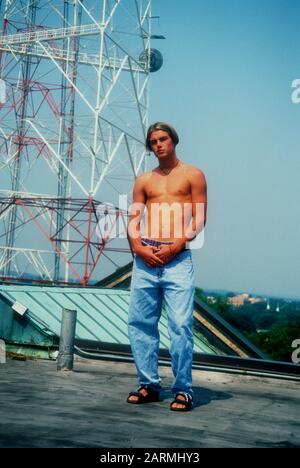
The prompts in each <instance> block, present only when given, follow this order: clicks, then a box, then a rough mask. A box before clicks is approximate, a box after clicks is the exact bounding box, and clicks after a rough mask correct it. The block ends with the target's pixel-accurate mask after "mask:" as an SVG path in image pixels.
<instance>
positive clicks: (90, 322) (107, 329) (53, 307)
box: [0, 285, 217, 354]
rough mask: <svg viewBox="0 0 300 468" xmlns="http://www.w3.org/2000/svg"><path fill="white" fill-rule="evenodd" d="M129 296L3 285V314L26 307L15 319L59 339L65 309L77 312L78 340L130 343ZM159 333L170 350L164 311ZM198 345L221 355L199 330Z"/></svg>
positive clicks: (126, 293) (0, 302)
mask: <svg viewBox="0 0 300 468" xmlns="http://www.w3.org/2000/svg"><path fill="white" fill-rule="evenodd" d="M129 295H130V292H129V291H128V290H122V289H105V288H84V287H72V288H66V287H52V286H32V285H30V286H28V285H0V315H1V314H2V315H3V314H6V313H7V305H8V306H9V307H10V308H11V307H12V306H13V304H14V303H15V302H16V301H17V302H18V303H20V304H22V305H23V306H25V307H26V308H27V311H26V312H25V314H24V315H23V316H22V317H21V316H20V315H19V314H18V313H17V312H14V314H13V316H14V320H19V321H20V320H21V321H22V320H23V321H28V320H29V321H30V322H31V323H32V324H33V325H34V326H35V327H36V328H37V329H38V330H39V331H42V332H43V333H45V334H46V335H48V336H49V334H50V335H51V334H52V335H54V336H55V335H56V336H59V334H60V326H61V313H62V309H63V308H66V309H76V310H77V325H76V338H78V339H83V340H92V341H97V342H105V343H112V344H129V340H128V335H127V315H128V306H129ZM4 305H6V307H4ZM2 323H3V317H2ZM12 329H13V328H12ZM159 331H160V347H161V348H162V349H165V348H168V347H169V336H168V329H167V318H166V312H165V310H164V309H163V311H162V317H161V320H160V324H159ZM18 333H19V332H18ZM18 333H17V334H18ZM1 334H2V337H4V336H3V333H2V330H1V317H0V336H1ZM15 335H16V333H13V336H11V337H10V340H11V341H16V342H18V341H19V338H20V337H18V336H15ZM4 338H6V339H8V338H9V337H7V336H6V337H4ZM194 342H195V345H194V351H195V352H201V353H209V354H217V351H216V349H215V347H214V346H213V345H211V344H210V343H209V342H208V340H207V339H206V338H205V337H204V336H202V335H201V333H199V331H197V332H195V333H194Z"/></svg>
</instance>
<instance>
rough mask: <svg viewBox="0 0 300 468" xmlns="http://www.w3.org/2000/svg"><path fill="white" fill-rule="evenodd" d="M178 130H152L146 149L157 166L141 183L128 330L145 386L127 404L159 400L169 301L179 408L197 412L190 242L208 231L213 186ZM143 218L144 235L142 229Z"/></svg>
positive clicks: (132, 234) (134, 216) (132, 232)
mask: <svg viewBox="0 0 300 468" xmlns="http://www.w3.org/2000/svg"><path fill="white" fill-rule="evenodd" d="M178 141H179V139H178V135H177V133H176V131H175V130H174V129H173V128H172V127H171V126H170V125H168V124H165V123H162V122H157V123H155V124H153V125H151V126H150V128H149V130H148V133H147V140H146V147H147V149H149V150H150V151H153V153H154V154H155V156H156V157H157V159H158V166H157V167H156V168H155V169H154V170H152V171H150V172H146V173H145V174H143V175H141V176H140V177H138V178H137V180H136V182H135V185H134V189H133V204H132V209H131V215H130V220H129V224H128V236H129V241H130V243H131V246H132V249H133V251H134V253H135V254H136V255H135V260H134V266H133V272H132V284H131V296H130V306H129V316H128V331H129V339H130V343H131V348H132V352H133V357H134V360H135V364H136V368H137V373H138V377H139V383H140V387H139V389H138V391H137V392H131V393H130V394H129V396H128V398H127V402H128V403H133V404H139V403H147V402H151V401H159V391H160V389H161V386H160V378H159V375H158V351H159V332H158V321H159V318H160V314H161V306H162V301H163V300H164V302H165V307H166V310H167V314H168V330H169V335H170V342H171V346H170V355H171V360H172V370H173V374H174V382H173V385H172V390H173V393H174V400H173V401H172V403H171V405H170V409H171V410H173V411H187V410H190V409H191V408H192V404H193V390H192V355H193V332H192V322H193V308H194V289H195V288H194V269H193V264H192V258H191V253H190V250H189V249H188V248H186V247H187V242H189V241H191V240H192V239H193V238H195V237H196V235H197V234H198V233H199V232H200V231H201V230H202V229H203V228H204V225H205V221H206V203H207V200H206V181H205V177H204V174H203V173H202V172H201V171H200V170H199V169H197V168H196V167H193V166H190V165H187V164H185V163H183V162H182V161H180V160H179V159H178V157H177V155H176V145H177V144H178ZM143 216H144V218H145V219H144V234H142V232H141V224H142V217H143Z"/></svg>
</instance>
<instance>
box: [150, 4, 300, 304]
mask: <svg viewBox="0 0 300 468" xmlns="http://www.w3.org/2000/svg"><path fill="white" fill-rule="evenodd" d="M152 13H153V15H159V16H160V19H159V20H155V19H154V20H153V33H156V34H163V35H165V36H166V38H167V39H166V40H160V41H159V40H154V41H153V47H156V48H158V49H159V50H160V51H161V52H162V53H163V56H164V65H163V68H162V69H161V70H160V71H158V72H157V73H153V74H152V75H151V83H150V116H149V117H150V123H152V122H154V121H157V120H164V121H167V122H170V123H171V124H173V125H174V126H175V127H176V129H177V130H178V133H179V135H180V144H179V146H178V151H177V154H178V156H179V158H180V159H182V160H184V161H186V162H187V163H190V164H194V165H196V166H197V167H200V168H201V169H202V170H203V171H204V173H205V175H206V178H207V183H208V200H209V208H208V222H207V228H206V232H205V244H204V247H203V248H202V249H201V250H199V251H197V252H195V253H194V259H195V265H196V277H197V285H198V286H200V287H203V288H213V289H228V290H233V291H245V292H250V293H257V294H265V295H275V296H276V295H280V296H284V297H298V298H300V142H299V135H300V104H293V103H292V100H291V94H292V91H293V89H292V87H291V84H292V82H293V80H295V79H297V78H300V55H299V43H300V1H299V0H259V1H258V0H243V1H241V0H197V1H196V0H188V1H186V2H182V1H179V0H154V1H153V11H152Z"/></svg>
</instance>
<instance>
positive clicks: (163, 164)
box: [159, 153, 178, 169]
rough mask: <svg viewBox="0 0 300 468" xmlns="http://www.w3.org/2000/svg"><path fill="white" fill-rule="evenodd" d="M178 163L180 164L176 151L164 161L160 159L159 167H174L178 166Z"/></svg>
mask: <svg viewBox="0 0 300 468" xmlns="http://www.w3.org/2000/svg"><path fill="white" fill-rule="evenodd" d="M177 164H178V159H177V156H176V153H174V154H172V155H171V156H170V157H169V158H166V159H165V160H163V161H162V160H160V161H159V168H160V169H172V167H174V166H176V165H177Z"/></svg>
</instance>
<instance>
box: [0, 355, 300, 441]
mask: <svg viewBox="0 0 300 468" xmlns="http://www.w3.org/2000/svg"><path fill="white" fill-rule="evenodd" d="M160 374H161V377H162V384H163V386H164V391H163V392H162V401H160V402H158V403H150V404H146V405H130V404H128V403H126V398H127V395H128V393H129V392H130V391H133V390H136V387H137V381H136V373H135V368H134V365H133V364H130V363H124V362H117V361H93V360H82V359H79V358H76V360H75V363H74V371H73V372H57V371H56V362H55V361H43V360H26V361H16V360H13V359H8V360H7V361H6V363H5V364H1V365H0V380H1V386H0V396H1V402H2V404H1V407H0V447H98V448H100V447H119V448H120V447H122V448H124V447H143V448H151V447H153V448H190V447H194V448H196V447H197V448H201V447H300V421H299V417H298V416H297V415H299V407H300V393H299V382H294V381H286V380H280V379H274V378H266V377H254V376H249V375H238V374H234V373H222V372H214V371H207V370H194V371H193V377H194V391H195V407H194V409H193V411H191V412H187V413H176V412H172V411H170V410H169V403H170V401H171V398H172V394H171V392H170V386H171V383H172V372H171V369H170V367H165V366H162V367H161V368H160Z"/></svg>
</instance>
